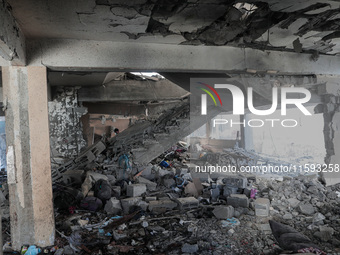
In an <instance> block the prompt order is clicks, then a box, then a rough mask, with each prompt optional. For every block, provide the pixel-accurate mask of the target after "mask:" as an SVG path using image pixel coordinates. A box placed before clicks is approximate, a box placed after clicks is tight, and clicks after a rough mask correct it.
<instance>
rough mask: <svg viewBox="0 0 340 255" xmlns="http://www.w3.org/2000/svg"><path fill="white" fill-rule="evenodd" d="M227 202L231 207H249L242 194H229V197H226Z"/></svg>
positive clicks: (245, 197)
mask: <svg viewBox="0 0 340 255" xmlns="http://www.w3.org/2000/svg"><path fill="white" fill-rule="evenodd" d="M227 204H228V205H231V206H233V207H244V208H248V207H249V200H248V198H247V196H246V195H244V194H231V195H230V197H228V198H227Z"/></svg>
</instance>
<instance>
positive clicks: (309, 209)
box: [298, 203, 315, 215]
mask: <svg viewBox="0 0 340 255" xmlns="http://www.w3.org/2000/svg"><path fill="white" fill-rule="evenodd" d="M298 210H299V211H300V212H301V213H303V214H305V215H312V214H314V213H315V209H314V207H313V206H312V205H311V204H310V203H300V204H299V206H298Z"/></svg>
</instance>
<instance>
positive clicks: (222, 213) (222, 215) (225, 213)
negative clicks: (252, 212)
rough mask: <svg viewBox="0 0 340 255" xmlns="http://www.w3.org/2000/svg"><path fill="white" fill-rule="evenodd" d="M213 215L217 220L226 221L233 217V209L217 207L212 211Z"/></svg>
mask: <svg viewBox="0 0 340 255" xmlns="http://www.w3.org/2000/svg"><path fill="white" fill-rule="evenodd" d="M213 214H214V215H215V217H216V218H217V219H221V220H222V219H227V218H231V217H234V207H232V206H218V207H215V209H214V210H213Z"/></svg>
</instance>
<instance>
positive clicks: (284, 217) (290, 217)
mask: <svg viewBox="0 0 340 255" xmlns="http://www.w3.org/2000/svg"><path fill="white" fill-rule="evenodd" d="M282 219H284V220H292V219H293V215H292V214H291V213H286V214H285V215H283V217H282Z"/></svg>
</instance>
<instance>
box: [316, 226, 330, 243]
mask: <svg viewBox="0 0 340 255" xmlns="http://www.w3.org/2000/svg"><path fill="white" fill-rule="evenodd" d="M333 235H334V229H333V228H331V227H325V226H320V227H319V231H317V232H315V233H314V236H316V237H317V238H319V239H320V240H321V241H324V242H328V241H329V240H331V239H332V237H333Z"/></svg>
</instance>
